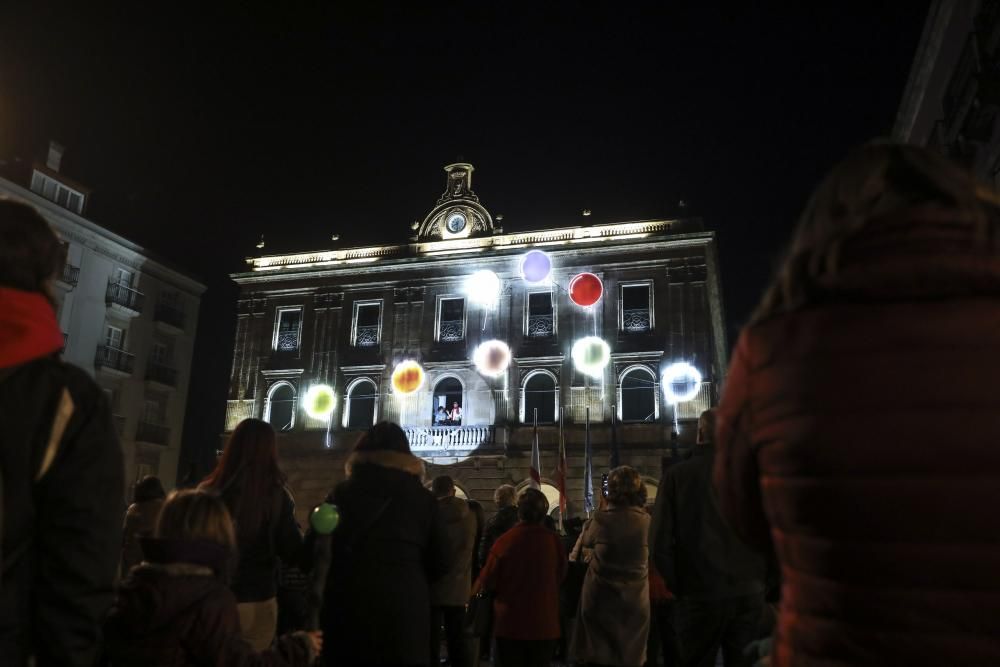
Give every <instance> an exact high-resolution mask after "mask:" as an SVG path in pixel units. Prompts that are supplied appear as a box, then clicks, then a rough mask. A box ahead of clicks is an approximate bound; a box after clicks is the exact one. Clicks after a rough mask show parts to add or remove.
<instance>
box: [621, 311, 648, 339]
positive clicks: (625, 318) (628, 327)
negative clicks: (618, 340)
mask: <svg viewBox="0 0 1000 667" xmlns="http://www.w3.org/2000/svg"><path fill="white" fill-rule="evenodd" d="M650 326H651V318H650V316H649V308H632V309H628V310H622V331H626V332H628V333H643V332H645V331H649V329H650Z"/></svg>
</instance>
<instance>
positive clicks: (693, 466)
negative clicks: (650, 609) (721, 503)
mask: <svg viewBox="0 0 1000 667" xmlns="http://www.w3.org/2000/svg"><path fill="white" fill-rule="evenodd" d="M714 461H715V448H714V447H712V446H711V445H698V446H697V447H695V448H694V450H693V452H692V455H691V458H690V459H688V460H687V461H682V462H681V463H678V464H676V465H673V466H671V467H670V469H669V470H667V472H666V474H665V475H664V477H663V479H662V480H661V481H660V487H659V491H658V492H657V494H656V507H655V509H654V510H653V529H652V538H653V562H654V563H656V568H657V570H658V571H659V572H660V573H661V574H662V576H663V579H664V581H666V584H667V588H669V589H670V590H671V591H672V592H673V593H674V595H676V596H677V597H680V598H697V599H699V600H712V599H722V598H730V597H737V596H741V595H753V594H761V593H763V592H764V587H765V577H766V566H765V560H764V558H763V557H762V556H761V554H760V553H759V552H757V551H755V550H754V549H752V548H750V547H748V546H747V545H746V544H744V543H743V541H742V540H740V538H739V537H738V536H737V534H736V532H735V531H734V530H733V529H732V528H731V527H730V526H729V525H728V524H726V522H725V521H724V520H723V518H722V516H721V515H720V514H719V508H718V503H717V502H716V499H715V496H714V493H713V491H712V466H713V463H714Z"/></svg>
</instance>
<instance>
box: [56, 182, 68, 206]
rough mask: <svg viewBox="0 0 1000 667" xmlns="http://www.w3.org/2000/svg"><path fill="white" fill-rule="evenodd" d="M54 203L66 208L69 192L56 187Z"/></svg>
mask: <svg viewBox="0 0 1000 667" xmlns="http://www.w3.org/2000/svg"><path fill="white" fill-rule="evenodd" d="M56 203H57V204H59V205H60V206H62V207H63V208H66V205H67V204H69V190H67V189H66V188H64V187H62V186H59V187H57V188H56Z"/></svg>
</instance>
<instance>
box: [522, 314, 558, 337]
mask: <svg viewBox="0 0 1000 667" xmlns="http://www.w3.org/2000/svg"><path fill="white" fill-rule="evenodd" d="M554 334H555V320H554V318H553V317H552V316H551V315H529V316H528V338H551V337H552V336H553V335H554Z"/></svg>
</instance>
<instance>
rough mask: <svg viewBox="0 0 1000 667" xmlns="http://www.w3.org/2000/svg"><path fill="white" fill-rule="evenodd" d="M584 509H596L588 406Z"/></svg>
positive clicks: (588, 410)
mask: <svg viewBox="0 0 1000 667" xmlns="http://www.w3.org/2000/svg"><path fill="white" fill-rule="evenodd" d="M583 453H584V462H583V509H584V511H585V512H586V513H587V514H590V513H591V512H593V511H594V457H593V455H592V453H591V451H590V408H589V407H588V408H587V421H586V427H585V429H584V440H583Z"/></svg>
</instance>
